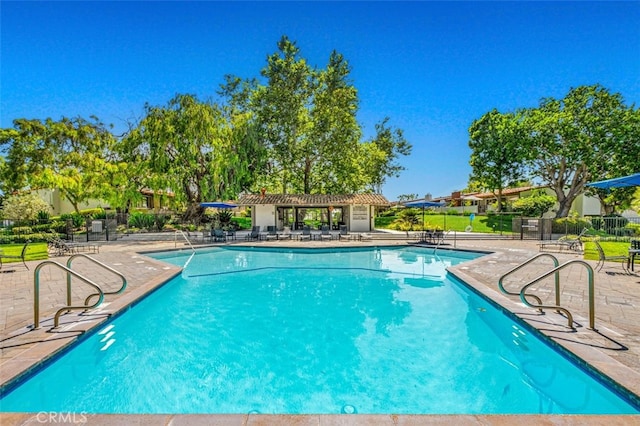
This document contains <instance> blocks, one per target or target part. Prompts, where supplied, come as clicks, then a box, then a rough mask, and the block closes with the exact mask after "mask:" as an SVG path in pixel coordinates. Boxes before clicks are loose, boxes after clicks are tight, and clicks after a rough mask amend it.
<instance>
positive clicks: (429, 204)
mask: <svg viewBox="0 0 640 426" xmlns="http://www.w3.org/2000/svg"><path fill="white" fill-rule="evenodd" d="M445 204H446V203H439V202H437V201H430V200H426V199H425V200H416V201H409V202H408V203H404V205H405V207H422V231H423V232H424V208H425V207H442V206H444V205H445ZM445 220H446V216H445ZM445 225H446V223H445Z"/></svg>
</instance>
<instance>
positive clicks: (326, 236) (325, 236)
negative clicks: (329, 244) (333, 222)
mask: <svg viewBox="0 0 640 426" xmlns="http://www.w3.org/2000/svg"><path fill="white" fill-rule="evenodd" d="M320 239H321V240H322V241H324V240H329V241H331V240H332V239H333V236H332V235H331V232H329V225H322V229H321V230H320Z"/></svg>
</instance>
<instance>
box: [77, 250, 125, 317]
mask: <svg viewBox="0 0 640 426" xmlns="http://www.w3.org/2000/svg"><path fill="white" fill-rule="evenodd" d="M76 257H83V258H85V259H88V260H90V261H92V262H93V263H95V264H97V265H100V266H102V267H103V268H104V269H106V270H108V271H110V272H113V273H114V274H116V275H117V276H119V277H120V278H121V279H122V287H120V289H118V290H116V291H102V290H100V292H101V293H102V294H103V295H105V296H106V295H108V294H120V293H122V292H123V291H124V290H125V289H126V288H127V278H126V277H125V276H124V275H122V274H121V273H120V272H118V271H116V270H115V269H113V268H112V267H110V266H109V265H105V264H104V263H102V262H100V261H98V260H96V259H94V258H93V257H91V256H88V255H86V254H84V253H77V254H74V255H73V256H71V257H70V258H69V259H68V260H67V268H69V269H71V264H72V263H73V259H75V258H76ZM99 295H100V293H93V294H90V295H89V296H87V298H86V299H85V300H84V304H85V306H88V305H89V300H90V299H91V298H92V297H94V296H99ZM67 304H68V305H71V275H69V274H67Z"/></svg>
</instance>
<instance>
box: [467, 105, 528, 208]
mask: <svg viewBox="0 0 640 426" xmlns="http://www.w3.org/2000/svg"><path fill="white" fill-rule="evenodd" d="M524 135H525V133H524V130H523V128H522V127H521V126H520V116H519V114H513V113H507V114H501V113H500V112H498V111H497V110H496V109H494V110H492V111H490V112H488V113H486V114H485V115H483V116H482V117H480V118H479V119H478V120H475V121H474V122H473V123H472V124H471V127H469V147H470V148H471V159H470V161H469V164H470V165H471V176H470V178H469V179H470V182H474V183H475V185H476V186H479V187H480V188H482V189H483V190H486V191H491V192H493V193H494V194H495V195H496V197H497V199H498V211H501V210H502V205H503V203H502V198H503V195H502V192H503V190H504V189H505V188H508V187H510V186H512V185H514V184H515V183H516V182H517V181H519V180H521V179H522V178H523V177H524V175H525V169H524V164H525V160H526V158H527V155H528V151H527V149H526V148H525V146H524V145H523V141H524V140H525V137H524Z"/></svg>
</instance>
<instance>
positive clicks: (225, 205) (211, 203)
mask: <svg viewBox="0 0 640 426" xmlns="http://www.w3.org/2000/svg"><path fill="white" fill-rule="evenodd" d="M200 206H201V207H211V208H214V209H235V208H236V207H238V206H237V205H235V204H231V203H223V202H222V201H209V202H205V203H200Z"/></svg>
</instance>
